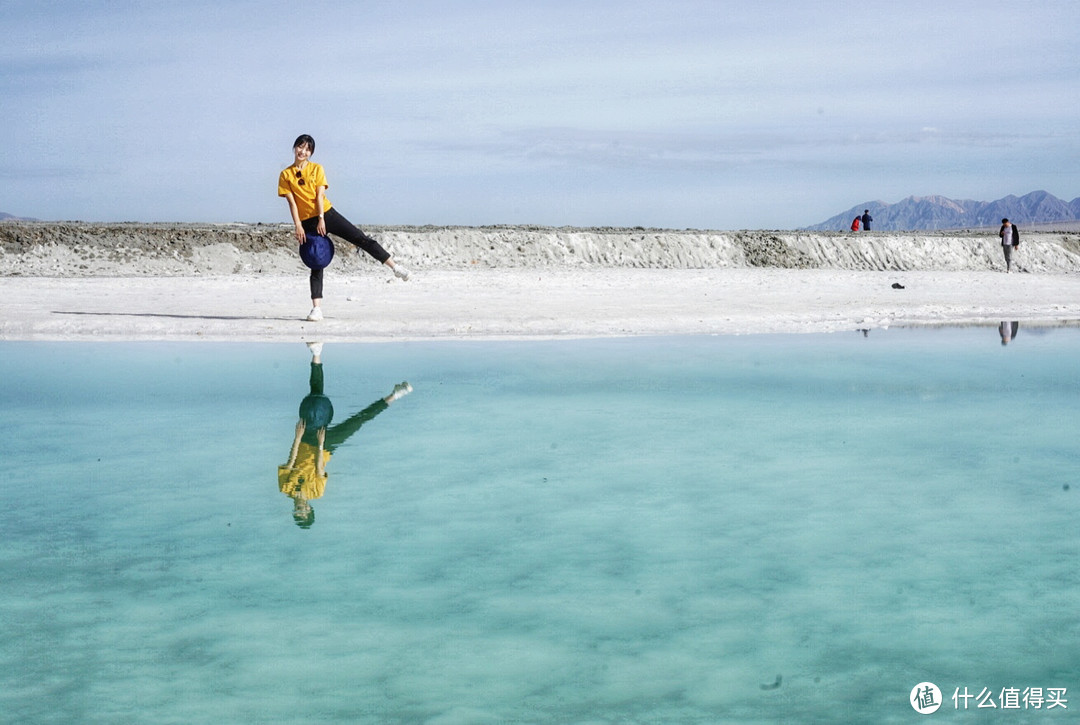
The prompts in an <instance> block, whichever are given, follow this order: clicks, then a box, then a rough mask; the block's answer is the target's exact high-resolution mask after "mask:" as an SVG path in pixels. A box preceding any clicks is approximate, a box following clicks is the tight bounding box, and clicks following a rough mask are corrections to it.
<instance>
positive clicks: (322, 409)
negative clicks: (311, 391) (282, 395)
mask: <svg viewBox="0 0 1080 725" xmlns="http://www.w3.org/2000/svg"><path fill="white" fill-rule="evenodd" d="M300 417H301V418H303V419H304V423H306V424H307V425H308V426H309V427H311V428H325V427H326V426H328V425H330V421H332V420H333V419H334V406H333V405H332V404H331V403H330V398H328V397H326V396H325V395H309V396H307V397H306V398H304V399H303V400H302V401H300Z"/></svg>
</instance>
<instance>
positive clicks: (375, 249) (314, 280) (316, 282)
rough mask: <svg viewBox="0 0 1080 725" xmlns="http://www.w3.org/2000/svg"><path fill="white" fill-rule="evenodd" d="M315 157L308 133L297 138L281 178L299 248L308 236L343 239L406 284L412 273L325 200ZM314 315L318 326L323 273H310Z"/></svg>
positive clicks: (312, 318) (281, 190) (280, 191)
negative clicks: (291, 157)
mask: <svg viewBox="0 0 1080 725" xmlns="http://www.w3.org/2000/svg"><path fill="white" fill-rule="evenodd" d="M313 153H315V139H313V138H312V137H311V136H308V135H307V134H306V133H305V134H301V135H300V136H298V137H297V139H296V141H295V142H294V143H293V156H294V157H295V160H294V161H293V163H292V165H291V166H289V167H288V168H286V169H283V170H282V172H281V173H280V174H279V175H278V196H283V197H285V200H286V201H287V202H289V212H290V213H291V214H292V221H293V227H294V228H295V231H296V242H297V244H303V243H304V241H305V239H306V235H307V234H321V235H323V236H325V235H326V234H327V233H330V234H333V235H334V236H337V237H341V238H342V239H344V240H345V241H347V242H351V243H352V244H354V245H356V247H357V248H358V249H363V250H364V251H365V252H367V253H368V254H370V255H371V256H372V257H374V258H375V259H376V260H378V261H379V262H382V263H383V264H385V265H386V266H387V267H389V268H390V269H392V270H393V271H394V276H396V277H397V278H398V279H402V280H407V279H408V278H409V271H408V270H407V269H405V268H403V267H401V266H399V265H396V264H394V260H392V259H391V258H390V253H389V252H387V251H386V250H385V249H383V248H382V245H380V244H379V243H378V242H377V241H375V240H374V239H372V238H371V237H369V236H368V235H367V234H364V232H362V231H361V230H360V229H358V228H357V227H356V226H354V225H353V224H352V222H350V221H349V220H348V219H346V218H345V217H344V216H342V215H341V214H340V213H338V211H337V210H336V209H334V208H333V205H332V204H331V203H330V200H329V199H327V198H326V188H327V186H328V184H327V183H326V174H325V173H324V172H323V168H322V166H320V165H319V164H316V163H314V162H312V161H310V159H311V155H312V154H313ZM310 286H311V312H310V313H309V314H308V317H307V319H308V320H310V321H312V322H315V321H318V320H321V319H322V307H321V303H322V296H323V271H322V270H321V269H313V270H311V278H310Z"/></svg>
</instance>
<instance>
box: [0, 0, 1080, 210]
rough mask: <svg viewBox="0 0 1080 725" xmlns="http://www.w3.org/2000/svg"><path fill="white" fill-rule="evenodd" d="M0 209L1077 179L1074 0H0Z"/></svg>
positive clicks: (995, 184) (498, 203)
mask: <svg viewBox="0 0 1080 725" xmlns="http://www.w3.org/2000/svg"><path fill="white" fill-rule="evenodd" d="M0 18H2V19H3V20H2V23H3V27H4V43H3V45H2V46H0V123H2V126H3V128H4V129H5V130H6V132H7V134H6V135H7V143H6V144H5V148H4V151H3V152H2V154H3V156H2V163H0V211H6V212H9V213H13V214H16V215H20V216H30V217H37V218H40V219H47V220H60V219H65V220H76V219H79V220H87V221H193V222H231V221H240V222H259V221H261V222H280V221H287V220H288V211H287V208H286V205H285V202H284V201H282V200H281V199H279V198H278V197H277V196H276V178H277V173H278V172H279V171H280V170H281V169H282V168H284V167H285V166H287V165H288V164H289V163H290V162H291V160H292V153H291V149H290V147H291V145H292V141H293V139H294V138H295V137H296V136H297V135H298V134H300V133H310V134H311V135H313V136H314V137H315V139H316V142H317V148H316V153H315V156H314V159H313V160H315V161H318V162H320V163H322V164H323V166H324V167H325V169H326V171H327V176H328V179H329V183H330V189H329V197H330V199H331V200H332V201H333V203H334V204H335V206H337V207H338V208H339V209H340V210H341V211H342V212H343V213H345V214H346V215H347V216H349V217H350V218H351V219H352V220H353V221H355V222H357V223H358V224H361V225H363V224H468V225H479V224H545V225H579V226H584V225H615V226H637V225H641V226H661V227H671V228H686V227H692V228H714V229H742V228H748V229H756V228H778V229H779V228H792V227H797V226H803V225H807V224H813V223H816V222H819V221H822V220H824V219H826V218H828V217H830V216H832V215H833V214H836V213H839V212H840V211H842V210H844V209H847V208H848V207H851V206H855V205H858V204H861V203H862V202H864V201H869V200H874V199H880V200H883V201H887V202H895V201H899V200H900V199H902V198H904V197H906V196H909V195H913V194H914V195H918V196H921V195H929V194H941V195H944V196H949V197H953V198H961V199H979V200H992V199H997V198H1000V197H1002V196H1005V195H1007V194H1011V193H1014V194H1024V193H1027V192H1029V191H1033V190H1036V189H1045V190H1047V191H1049V192H1051V193H1052V194H1055V195H1057V196H1059V197H1061V198H1064V199H1066V200H1070V199H1072V198H1074V197H1076V196H1080V178H1078V174H1077V171H1076V169H1077V168H1080V134H1077V133H1076V129H1077V128H1080V123H1078V122H1080V53H1077V52H1076V49H1077V43H1076V40H1075V33H1076V29H1077V28H1080V3H1077V2H1075V0H1055V1H1053V2H1050V1H1047V0H1025V1H1023V2H1019V1H1018V0H1010V1H1009V2H1003V1H1000V0H979V1H975V0H972V1H970V2H969V1H967V0H960V1H956V2H950V1H949V0H937V1H936V2H925V1H924V0H914V1H913V2H889V3H883V2H876V0H860V1H858V2H854V1H852V2H848V1H846V0H841V1H837V2H831V3H823V2H795V1H793V0H789V1H786V2H783V1H771V0H759V2H756V3H749V2H746V3H736V2H705V1H700V0H665V2H656V0H650V1H649V2H637V1H635V0H630V1H627V2H596V1H592V0H577V1H574V2H570V1H567V2H563V1H561V0H556V1H545V0H533V1H532V2H515V1H514V0H494V1H491V2H487V1H480V0H442V1H441V2H436V1H432V2H427V1H420V2H413V1H410V0H396V1H395V2H381V1H370V0H348V1H346V0H342V1H340V2H318V1H314V2H304V3H295V4H293V3H284V2H278V1H277V0H254V1H252V2H247V1H246V0H244V1H236V2H231V1H230V0H217V1H216V2H203V0H188V1H186V2H165V1H160V2H139V1H128V2H125V1H122V0H116V1H110V0H77V1H69V0H50V1H47V2H43V1H42V0H29V1H26V2H24V1H22V0H15V1H11V0H0Z"/></svg>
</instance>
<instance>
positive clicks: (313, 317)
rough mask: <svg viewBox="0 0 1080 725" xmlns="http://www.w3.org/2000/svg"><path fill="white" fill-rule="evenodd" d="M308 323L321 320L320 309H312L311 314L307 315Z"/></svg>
mask: <svg viewBox="0 0 1080 725" xmlns="http://www.w3.org/2000/svg"><path fill="white" fill-rule="evenodd" d="M307 319H308V322H318V321H319V320H321V319H322V308H321V307H312V308H311V312H309V313H308V315H307Z"/></svg>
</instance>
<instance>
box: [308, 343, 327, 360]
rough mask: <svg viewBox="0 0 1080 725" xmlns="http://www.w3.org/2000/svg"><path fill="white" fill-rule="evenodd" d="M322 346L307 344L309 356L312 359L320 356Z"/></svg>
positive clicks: (320, 344) (319, 344)
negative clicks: (309, 351)
mask: <svg viewBox="0 0 1080 725" xmlns="http://www.w3.org/2000/svg"><path fill="white" fill-rule="evenodd" d="M322 346H323V344H322V343H321V342H309V343H308V344H307V347H308V350H311V354H312V355H313V356H314V357H319V356H320V355H322Z"/></svg>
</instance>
